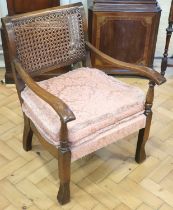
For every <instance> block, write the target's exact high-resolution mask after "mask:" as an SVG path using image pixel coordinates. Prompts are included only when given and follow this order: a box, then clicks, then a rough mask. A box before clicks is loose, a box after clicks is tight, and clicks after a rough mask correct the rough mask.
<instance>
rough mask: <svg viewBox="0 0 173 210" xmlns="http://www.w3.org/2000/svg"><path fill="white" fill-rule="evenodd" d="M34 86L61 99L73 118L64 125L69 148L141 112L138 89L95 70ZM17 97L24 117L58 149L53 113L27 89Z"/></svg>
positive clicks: (57, 127) (142, 97) (141, 97)
mask: <svg viewBox="0 0 173 210" xmlns="http://www.w3.org/2000/svg"><path fill="white" fill-rule="evenodd" d="M38 84H39V85H40V86H41V87H42V88H44V89H46V90H47V91H48V92H50V93H52V94H53V95H55V96H58V97H59V98H61V99H62V100H63V101H64V102H65V103H66V104H67V105H68V106H69V108H70V109H71V110H72V111H73V113H74V114H75V116H76V120H74V121H72V122H69V123H68V129H69V133H68V135H69V141H70V143H71V144H72V146H76V145H80V144H82V143H84V142H86V141H89V140H91V139H93V136H97V135H98V134H100V133H101V132H102V131H107V130H109V129H111V128H112V127H114V126H115V125H116V124H118V123H119V122H121V121H122V120H125V119H126V118H127V119H128V118H129V117H130V118H131V117H133V115H134V116H135V115H138V114H140V113H141V112H143V111H144V102H145V94H144V92H143V91H142V90H141V89H139V88H137V87H134V86H131V85H128V84H125V83H123V82H121V81H119V80H117V79H115V78H114V77H111V76H107V75H106V74H105V73H103V72H102V71H100V70H97V69H91V68H80V69H77V70H73V71H71V72H68V73H66V74H63V75H61V76H58V77H54V78H51V79H48V80H44V81H42V82H39V83H38ZM21 96H22V98H23V105H22V108H23V111H24V112H25V114H26V115H27V116H28V117H29V118H30V119H31V120H32V121H33V122H34V124H35V126H36V127H37V128H38V129H39V130H40V133H42V134H43V135H44V137H46V139H47V140H48V141H49V142H50V143H51V144H54V145H55V146H58V145H59V130H60V120H59V117H58V115H57V114H56V112H55V111H54V110H53V109H52V108H51V107H50V106H49V105H48V104H47V103H45V102H44V101H43V100H42V99H40V98H39V97H38V96H36V95H35V94H34V93H33V92H32V91H31V90H30V89H29V88H28V87H26V88H25V89H24V90H23V91H22V94H21Z"/></svg>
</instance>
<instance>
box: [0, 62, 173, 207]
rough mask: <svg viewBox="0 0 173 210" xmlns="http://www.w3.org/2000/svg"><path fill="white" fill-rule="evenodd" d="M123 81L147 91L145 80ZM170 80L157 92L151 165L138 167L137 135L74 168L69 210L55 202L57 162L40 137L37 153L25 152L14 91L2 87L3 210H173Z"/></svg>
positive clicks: (148, 148)
mask: <svg viewBox="0 0 173 210" xmlns="http://www.w3.org/2000/svg"><path fill="white" fill-rule="evenodd" d="M158 62H160V61H158ZM2 75H3V73H2V71H1V74H0V77H2ZM120 79H121V80H122V81H127V82H129V83H130V84H134V85H137V86H139V87H141V88H142V89H144V90H145V91H146V90H147V87H148V86H147V85H146V84H147V82H146V80H145V79H140V80H139V79H138V78H130V77H129V78H128V79H124V78H120ZM167 79H168V81H167V83H166V84H164V85H162V86H161V87H157V88H156V92H155V96H156V97H155V103H154V106H153V112H154V116H153V123H152V128H151V133H150V140H149V141H148V143H147V146H146V151H147V159H146V161H145V162H144V163H143V164H141V165H138V164H137V163H136V162H135V161H134V153H135V146H136V141H137V133H135V134H133V135H130V136H129V137H127V138H125V139H122V140H120V141H118V142H116V143H115V144H112V145H111V146H110V145H109V146H107V147H106V148H103V149H101V150H99V151H97V152H96V153H94V154H92V155H90V156H88V157H87V158H83V159H81V160H78V161H76V162H74V163H72V169H71V171H72V176H71V180H72V181H71V195H72V198H71V202H70V203H69V204H67V205H65V206H60V205H59V204H58V202H57V200H56V194H57V191H58V184H59V180H58V164H57V160H55V159H54V158H53V157H52V156H51V155H50V154H49V153H48V152H47V151H45V150H44V149H43V148H42V147H41V145H40V144H39V143H38V141H37V139H36V138H35V137H34V142H33V143H34V145H33V150H32V151H30V152H25V151H24V150H23V148H22V130H23V117H22V113H21V109H20V104H19V101H18V97H17V93H16V90H15V87H14V85H4V84H0V210H26V209H27V210H59V209H64V210H171V209H172V210H173V74H169V75H168V76H167Z"/></svg>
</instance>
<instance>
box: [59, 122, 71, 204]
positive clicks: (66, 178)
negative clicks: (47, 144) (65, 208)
mask: <svg viewBox="0 0 173 210" xmlns="http://www.w3.org/2000/svg"><path fill="white" fill-rule="evenodd" d="M70 166H71V151H70V148H69V144H68V131H67V125H66V124H63V123H62V125H61V134H60V147H59V149H58V168H59V179H60V187H59V191H58V195H57V199H58V201H59V203H60V204H61V205H63V204H66V203H68V202H69V201H70V173H71V172H70Z"/></svg>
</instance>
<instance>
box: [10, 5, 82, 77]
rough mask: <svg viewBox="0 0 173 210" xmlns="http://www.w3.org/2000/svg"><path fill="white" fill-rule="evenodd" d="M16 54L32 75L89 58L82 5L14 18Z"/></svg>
mask: <svg viewBox="0 0 173 210" xmlns="http://www.w3.org/2000/svg"><path fill="white" fill-rule="evenodd" d="M12 27H13V31H14V34H15V45H16V56H17V58H18V59H19V60H20V62H21V63H22V66H23V67H24V68H25V69H26V70H27V71H28V73H30V74H36V75H37V74H38V72H39V73H42V72H44V71H45V70H46V69H48V68H49V67H52V66H59V67H60V66H65V65H70V64H72V63H75V62H78V61H80V60H82V59H83V58H84V57H85V42H84V29H83V19H82V14H81V10H80V7H78V8H77V7H72V8H64V9H55V10H52V11H47V12H43V14H40V15H35V16H34V15H32V16H31V17H26V16H24V17H19V18H15V19H13V20H12Z"/></svg>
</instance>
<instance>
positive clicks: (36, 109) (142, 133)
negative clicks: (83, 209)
mask: <svg viewBox="0 0 173 210" xmlns="http://www.w3.org/2000/svg"><path fill="white" fill-rule="evenodd" d="M2 24H3V26H4V29H5V33H6V36H7V39H8V45H9V49H10V52H11V54H10V57H11V63H12V66H13V75H14V79H15V83H16V88H17V92H18V96H19V99H20V103H21V106H22V111H23V116H24V131H23V148H24V149H25V150H26V151H29V150H31V149H32V135H33V133H34V134H35V135H36V136H37V137H38V139H39V141H40V142H41V144H42V145H43V146H44V147H45V148H46V149H47V150H48V151H49V152H50V153H51V154H52V155H54V156H55V157H56V158H57V159H58V167H59V179H60V187H59V191H58V195H57V199H58V201H59V203H60V204H65V203H67V202H69V200H70V165H71V161H75V160H77V159H79V158H81V157H83V156H86V155H88V154H90V153H92V152H94V151H96V150H98V149H100V148H102V147H105V146H106V145H108V144H111V143H113V142H115V141H117V140H118V139H121V138H123V137H125V136H127V135H129V134H131V133H133V132H136V131H138V130H139V136H138V142H137V149H136V156H135V160H136V162H137V163H142V162H143V161H144V160H145V158H146V154H145V144H146V142H147V140H148V136H149V131H150V124H151V119H152V110H151V108H152V103H153V98H154V86H155V84H157V85H161V84H162V83H164V82H165V81H166V80H165V78H164V77H163V76H161V75H160V74H159V73H158V72H156V71H155V70H153V69H150V68H147V67H144V66H137V65H134V64H128V63H125V62H121V61H118V60H115V59H113V58H111V57H110V56H108V55H105V54H104V53H102V52H100V51H99V50H98V49H96V48H95V47H94V46H93V45H92V44H90V43H89V42H88V39H87V23H86V18H85V15H84V9H83V6H82V4H81V3H77V4H72V5H68V6H61V7H54V8H51V9H46V10H40V11H36V12H32V13H25V14H22V15H16V16H12V17H6V18H3V19H2ZM90 53H94V54H95V55H96V56H99V57H100V58H101V59H104V60H105V62H108V63H111V64H113V65H114V66H116V67H119V68H122V69H127V70H130V71H134V72H135V74H138V75H139V76H142V77H145V78H147V79H148V80H149V89H148V93H147V96H146V99H145V94H144V93H143V91H142V90H140V89H139V88H137V87H133V86H131V85H128V84H125V83H123V82H120V81H119V80H117V79H116V78H113V77H112V76H108V75H106V74H105V73H104V72H102V71H100V70H98V69H94V68H91V62H90ZM78 62H79V63H82V65H83V66H82V67H81V68H78V69H75V70H72V71H69V72H67V73H65V74H62V75H60V76H58V77H53V78H51V79H48V80H43V81H39V82H36V81H35V77H37V76H38V75H40V74H42V73H44V72H47V71H50V70H53V69H56V68H59V67H62V66H66V65H71V66H72V67H73V68H74V64H76V63H78ZM110 135H113V136H114V138H109V136H110Z"/></svg>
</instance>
